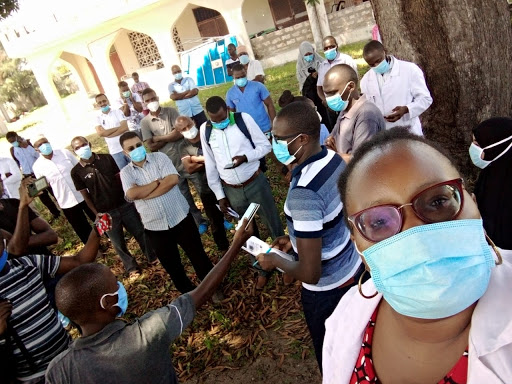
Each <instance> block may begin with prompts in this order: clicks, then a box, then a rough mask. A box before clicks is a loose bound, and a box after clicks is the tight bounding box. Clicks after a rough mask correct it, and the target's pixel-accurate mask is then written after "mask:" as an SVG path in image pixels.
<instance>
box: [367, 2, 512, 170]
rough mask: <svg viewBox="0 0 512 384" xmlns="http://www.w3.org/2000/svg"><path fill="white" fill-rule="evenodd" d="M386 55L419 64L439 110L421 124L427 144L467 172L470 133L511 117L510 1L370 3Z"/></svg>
mask: <svg viewBox="0 0 512 384" xmlns="http://www.w3.org/2000/svg"><path fill="white" fill-rule="evenodd" d="M371 3H372V7H373V12H374V14H375V18H376V21H377V24H378V25H379V28H380V33H381V36H382V41H383V44H384V47H385V48H386V51H387V52H388V53H389V54H392V55H395V56H396V57H398V58H400V59H403V60H408V61H412V62H414V63H416V64H418V65H419V66H420V67H421V68H422V69H423V71H424V73H425V77H426V80H427V85H428V87H429V89H430V92H431V94H432V97H433V99H434V102H433V104H432V106H431V107H430V109H429V110H428V111H427V112H425V113H424V114H423V115H422V116H421V119H422V124H423V132H424V134H425V136H426V137H427V138H429V139H432V140H434V141H436V142H438V143H440V144H441V145H442V146H443V147H445V148H446V149H448V150H449V151H450V152H451V154H452V155H453V156H454V158H455V159H456V161H457V163H458V165H459V166H460V168H461V170H462V171H463V172H464V173H466V174H467V175H468V176H470V178H471V179H473V178H474V177H475V175H476V167H474V166H473V165H472V164H471V162H470V160H469V156H468V148H469V145H470V143H471V137H472V134H471V129H472V128H473V127H475V126H476V125H477V124H478V123H479V122H481V121H482V120H485V119H487V118H489V117H493V116H510V113H511V111H512V28H511V21H510V12H509V11H508V7H507V2H506V0H371Z"/></svg>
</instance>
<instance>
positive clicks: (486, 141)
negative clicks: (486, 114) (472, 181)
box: [469, 117, 512, 249]
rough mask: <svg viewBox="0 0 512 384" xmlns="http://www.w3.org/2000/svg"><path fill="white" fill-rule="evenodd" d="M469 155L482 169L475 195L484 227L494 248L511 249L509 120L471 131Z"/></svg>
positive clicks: (500, 119)
mask: <svg viewBox="0 0 512 384" xmlns="http://www.w3.org/2000/svg"><path fill="white" fill-rule="evenodd" d="M469 154H470V156H471V160H472V161H473V163H474V164H475V165H476V166H477V167H478V168H481V169H482V170H481V171H480V175H479V176H478V180H477V182H476V186H475V195H476V199H477V203H478V209H479V210H480V213H481V214H482V218H483V220H484V228H485V230H486V232H487V234H488V235H489V237H490V238H491V239H492V240H493V241H494V242H495V243H496V245H497V246H498V247H502V248H505V249H512V119H511V118H508V117H495V118H492V119H488V120H485V121H483V122H482V123H480V124H479V125H478V126H477V127H476V128H474V129H473V143H472V144H471V147H470V149H469Z"/></svg>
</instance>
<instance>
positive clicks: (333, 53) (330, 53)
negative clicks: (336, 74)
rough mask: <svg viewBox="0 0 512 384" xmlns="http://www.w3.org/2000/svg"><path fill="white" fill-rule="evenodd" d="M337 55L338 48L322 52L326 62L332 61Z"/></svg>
mask: <svg viewBox="0 0 512 384" xmlns="http://www.w3.org/2000/svg"><path fill="white" fill-rule="evenodd" d="M337 55H338V47H336V48H332V49H328V50H327V51H325V52H324V56H325V58H326V59H327V60H334V59H335V58H336V56H337Z"/></svg>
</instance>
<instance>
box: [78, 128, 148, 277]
mask: <svg viewBox="0 0 512 384" xmlns="http://www.w3.org/2000/svg"><path fill="white" fill-rule="evenodd" d="M71 148H73V151H75V154H76V155H77V156H78V157H79V158H80V162H79V163H78V164H77V165H75V166H74V167H73V169H72V170H71V178H72V179H73V183H74V184H75V187H76V189H77V190H78V191H80V193H81V194H82V196H83V197H84V200H85V202H86V203H87V205H88V206H89V208H90V209H91V210H92V211H93V212H94V214H95V215H96V216H101V215H102V214H103V213H108V214H109V215H110V216H111V217H112V229H111V230H110V231H108V232H107V234H108V237H109V238H110V241H111V242H112V245H113V247H114V249H115V250H116V252H117V254H118V255H119V257H120V258H121V260H122V261H123V265H124V268H125V270H126V271H127V272H128V273H129V274H130V276H137V275H138V274H139V273H140V269H139V266H138V265H137V261H135V258H134V257H133V256H132V255H131V254H130V251H128V248H127V247H126V241H125V239H124V233H123V227H124V228H126V229H127V230H128V232H130V233H131V234H132V235H133V236H134V237H135V239H136V240H137V242H138V243H139V245H140V248H141V249H142V251H143V252H144V254H145V255H146V257H147V258H148V261H149V262H154V261H156V256H155V254H154V252H152V250H151V249H148V248H146V242H145V238H144V227H143V225H142V222H141V221H140V216H139V213H138V212H137V210H136V209H135V206H134V205H133V204H132V203H128V202H127V201H126V200H125V198H124V192H123V187H122V185H121V179H120V177H119V168H118V167H117V164H116V162H115V161H114V159H113V158H112V156H111V155H107V154H97V153H94V152H92V150H91V146H90V144H89V142H88V141H87V139H86V138H84V137H81V136H77V137H75V138H74V139H73V140H72V141H71Z"/></svg>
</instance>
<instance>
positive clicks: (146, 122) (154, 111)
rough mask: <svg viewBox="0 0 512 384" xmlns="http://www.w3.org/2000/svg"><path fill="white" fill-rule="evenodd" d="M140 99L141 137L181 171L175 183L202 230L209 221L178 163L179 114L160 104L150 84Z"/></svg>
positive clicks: (149, 146)
mask: <svg viewBox="0 0 512 384" xmlns="http://www.w3.org/2000/svg"><path fill="white" fill-rule="evenodd" d="M142 99H143V101H144V103H145V104H146V105H147V107H148V109H149V113H148V114H147V116H146V117H144V119H142V121H141V122H140V126H141V133H142V141H144V144H146V146H147V147H148V148H149V149H150V150H151V151H152V152H156V151H159V152H162V153H165V154H166V155H167V156H168V157H169V159H171V161H172V164H173V165H174V167H175V168H176V170H177V171H178V173H179V174H180V180H179V183H178V187H179V189H180V191H181V193H182V194H183V196H184V197H185V199H186V200H187V203H188V205H189V207H190V214H191V215H192V217H193V218H194V221H195V222H196V225H197V226H198V227H200V229H201V233H203V232H205V231H206V228H207V227H208V222H207V221H206V220H205V218H204V217H203V216H202V215H201V211H200V210H199V209H198V208H197V206H196V203H195V202H194V198H193V197H192V195H191V194H190V189H189V186H188V181H187V178H189V177H190V175H189V174H188V173H187V172H186V171H185V168H184V167H183V164H182V163H181V156H180V150H179V147H180V145H181V143H182V142H183V136H182V135H181V133H179V132H178V131H177V130H176V129H174V123H175V121H176V118H177V117H178V116H179V115H180V114H179V113H178V111H177V110H176V109H174V108H171V107H161V106H160V102H159V98H158V96H157V95H156V93H155V91H154V90H152V89H151V88H146V89H145V90H144V91H142ZM205 227H206V228H205Z"/></svg>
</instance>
